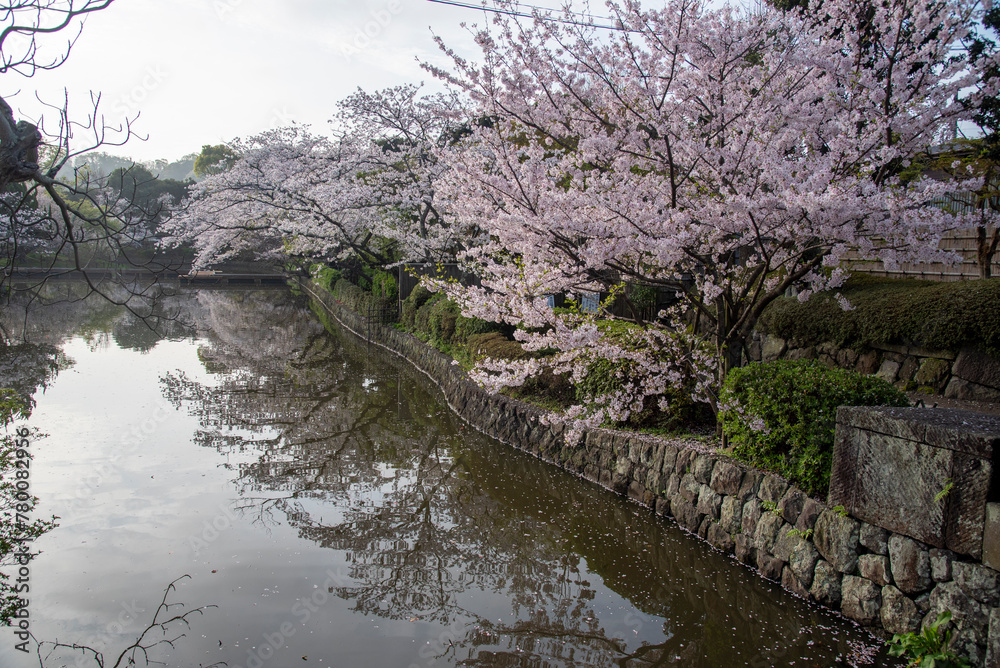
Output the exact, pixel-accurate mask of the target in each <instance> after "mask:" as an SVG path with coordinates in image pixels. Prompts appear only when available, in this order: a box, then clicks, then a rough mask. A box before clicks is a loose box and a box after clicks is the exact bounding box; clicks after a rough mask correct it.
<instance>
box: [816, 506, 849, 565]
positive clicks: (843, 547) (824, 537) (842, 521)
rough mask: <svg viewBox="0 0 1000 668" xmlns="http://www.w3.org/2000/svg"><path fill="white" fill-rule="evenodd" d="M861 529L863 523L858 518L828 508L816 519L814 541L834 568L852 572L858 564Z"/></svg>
mask: <svg viewBox="0 0 1000 668" xmlns="http://www.w3.org/2000/svg"><path fill="white" fill-rule="evenodd" d="M860 530H861V525H860V524H859V523H858V521H857V520H854V519H851V518H850V517H844V516H841V515H840V514H839V513H835V512H834V511H832V510H826V511H823V513H822V514H821V515H820V516H819V519H818V520H816V527H815V529H814V530H813V542H814V543H815V544H816V549H817V550H819V553H820V554H822V555H823V558H824V559H826V560H827V561H828V562H830V564H831V565H832V566H833V567H834V568H836V569H837V570H838V571H840V572H841V573H851V572H853V571H854V568H855V567H856V566H857V565H858V535H859V533H860Z"/></svg>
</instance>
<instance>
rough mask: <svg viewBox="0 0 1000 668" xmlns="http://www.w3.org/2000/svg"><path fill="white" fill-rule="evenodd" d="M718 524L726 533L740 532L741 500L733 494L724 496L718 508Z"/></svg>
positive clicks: (741, 526)
mask: <svg viewBox="0 0 1000 668" xmlns="http://www.w3.org/2000/svg"><path fill="white" fill-rule="evenodd" d="M719 524H720V525H721V526H722V528H723V529H724V530H725V531H726V532H728V533H740V532H741V531H742V529H743V502H741V501H740V500H739V499H738V498H736V497H735V496H727V497H726V498H724V499H723V500H722V507H721V508H720V509H719Z"/></svg>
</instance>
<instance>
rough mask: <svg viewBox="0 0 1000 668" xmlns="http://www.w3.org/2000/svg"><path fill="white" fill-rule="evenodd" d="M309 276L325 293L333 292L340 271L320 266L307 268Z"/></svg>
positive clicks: (339, 276)
mask: <svg viewBox="0 0 1000 668" xmlns="http://www.w3.org/2000/svg"><path fill="white" fill-rule="evenodd" d="M309 275H310V276H311V277H312V279H313V280H314V281H315V282H316V283H318V284H319V285H320V287H322V288H323V289H324V290H326V291H327V292H333V286H334V285H335V284H336V283H337V281H339V280H340V278H341V274H340V271H338V270H337V269H334V268H333V267H327V266H326V265H322V264H314V265H312V266H311V267H309Z"/></svg>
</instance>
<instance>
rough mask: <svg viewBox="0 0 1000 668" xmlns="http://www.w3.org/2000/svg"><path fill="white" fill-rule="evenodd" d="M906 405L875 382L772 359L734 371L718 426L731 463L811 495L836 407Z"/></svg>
mask: <svg viewBox="0 0 1000 668" xmlns="http://www.w3.org/2000/svg"><path fill="white" fill-rule="evenodd" d="M909 403H910V402H909V400H908V399H907V397H906V395H904V394H903V393H902V392H900V391H899V390H897V389H896V388H894V387H893V386H892V385H890V384H889V383H887V382H885V381H884V380H882V379H881V378H877V377H875V376H864V375H861V374H858V373H855V372H853V371H847V370H845V369H830V368H827V367H825V366H823V365H822V364H820V363H818V362H815V361H795V362H788V361H779V362H772V363H768V364H750V365H748V366H745V367H741V368H738V369H733V370H732V371H731V372H730V373H729V376H728V377H727V378H726V381H725V384H724V385H723V388H722V391H721V393H720V395H719V421H720V422H721V424H722V427H723V430H724V431H725V433H726V435H727V436H728V437H729V439H730V443H731V444H732V446H733V456H734V457H736V458H737V459H740V460H742V461H745V462H747V463H749V464H752V465H754V466H759V467H761V468H765V469H768V470H770V471H774V472H776V473H778V474H780V475H782V476H785V477H786V478H789V479H790V480H792V481H794V482H795V483H796V484H798V485H799V486H800V487H801V488H802V489H803V490H804V491H805V492H806V493H808V494H812V495H816V494H822V493H825V491H826V488H827V486H828V485H829V479H830V467H831V464H832V460H833V437H834V429H835V426H836V418H837V407H838V406H908V405H909Z"/></svg>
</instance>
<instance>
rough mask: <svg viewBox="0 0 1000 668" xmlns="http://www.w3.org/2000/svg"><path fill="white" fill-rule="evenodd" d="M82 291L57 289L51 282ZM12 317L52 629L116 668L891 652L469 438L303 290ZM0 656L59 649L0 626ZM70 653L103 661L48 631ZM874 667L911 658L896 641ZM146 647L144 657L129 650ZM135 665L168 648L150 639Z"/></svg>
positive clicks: (510, 454)
mask: <svg viewBox="0 0 1000 668" xmlns="http://www.w3.org/2000/svg"><path fill="white" fill-rule="evenodd" d="M60 291H64V292H66V293H67V294H69V293H72V290H71V288H70V287H66V286H58V285H56V286H53V287H51V288H50V293H51V294H49V295H48V296H49V297H57V296H59V292H60ZM158 308H159V310H158V313H160V314H161V315H164V316H166V319H163V320H161V321H160V322H159V323H158V324H157V325H156V331H153V330H150V329H149V327H147V326H146V325H145V324H144V323H143V322H142V321H140V320H139V319H137V318H136V317H135V316H134V315H131V314H129V313H127V312H125V311H122V310H121V309H117V308H114V307H112V306H109V305H107V304H106V303H103V302H97V301H89V302H86V303H78V302H77V303H57V304H55V305H53V306H52V307H50V308H47V309H33V310H32V312H31V315H30V316H29V319H28V321H27V324H25V322H24V312H23V311H20V312H19V311H18V310H17V309H16V308H11V309H8V310H7V312H6V313H5V316H4V323H5V326H6V327H7V329H8V332H9V333H10V334H11V336H13V337H15V338H26V339H27V340H28V341H29V342H31V343H32V344H34V345H32V346H22V347H17V348H14V349H12V350H11V352H10V353H9V354H8V355H7V357H6V358H5V359H4V360H3V364H2V368H3V371H4V372H5V374H6V378H5V380H4V383H5V384H7V385H15V386H17V387H18V388H19V389H20V390H21V391H22V392H24V393H27V392H31V391H32V390H34V399H35V401H36V402H37V405H36V406H35V408H34V411H33V413H32V415H31V417H30V420H29V424H30V425H32V426H34V427H37V428H38V429H39V430H41V431H42V432H45V434H47V436H45V437H44V438H39V439H36V441H35V443H34V444H33V446H32V447H33V449H34V451H35V460H34V462H33V465H32V469H31V470H32V477H31V485H32V492H33V493H34V494H35V495H36V496H38V497H39V499H40V501H39V510H40V511H41V512H42V513H44V514H46V515H52V514H54V515H57V516H59V517H60V519H59V527H58V528H56V529H55V530H53V531H52V532H50V533H48V534H46V535H45V536H43V537H42V538H41V539H39V540H38V541H37V542H36V545H35V547H36V548H37V549H40V550H41V551H42V554H41V555H40V556H39V557H38V558H37V559H35V560H34V561H33V562H32V563H31V575H30V578H31V588H32V594H31V597H30V601H31V604H30V613H31V631H32V633H34V635H35V637H36V638H38V639H41V640H47V641H55V640H58V641H60V642H63V643H67V644H80V645H88V646H90V647H92V648H94V649H96V650H98V651H100V652H102V654H103V657H104V659H105V665H107V666H111V665H113V664H114V662H115V660H116V659H117V658H118V656H119V654H120V652H121V651H122V650H123V649H124V648H125V647H127V646H128V645H130V644H131V643H132V642H134V641H135V639H136V637H137V636H139V634H141V633H142V632H143V630H144V629H145V628H146V627H147V625H148V624H149V623H150V621H151V620H152V618H153V615H154V613H155V612H156V610H157V606H158V605H159V603H160V602H161V600H162V599H163V596H164V591H165V589H166V588H167V587H168V585H169V584H170V583H171V582H172V581H174V580H177V579H178V578H182V576H189V577H187V578H182V579H181V580H180V581H178V582H176V585H175V587H174V589H173V591H171V592H170V593H169V596H168V599H167V601H168V602H171V603H178V604H183V607H181V606H177V607H171V608H170V609H169V612H165V611H161V612H160V618H159V619H160V620H163V619H167V618H169V617H170V616H173V615H177V614H183V613H184V612H186V611H189V610H192V609H194V608H198V607H201V606H216V607H211V608H206V609H204V610H203V611H202V612H201V613H197V614H193V615H191V616H189V617H188V618H187V622H188V623H189V626H187V627H184V626H183V625H182V624H180V623H179V622H174V623H172V624H170V625H168V629H167V635H166V636H164V635H163V633H159V632H158V631H157V629H154V630H153V632H152V633H150V634H147V636H146V640H145V641H144V644H146V645H149V644H152V642H155V641H156V640H159V639H164V638H165V639H169V640H172V639H174V638H176V637H177V636H179V635H180V634H182V633H183V634H184V637H181V638H178V639H177V640H176V641H174V642H173V645H172V646H171V645H168V644H160V645H158V646H156V647H153V648H152V649H150V650H149V651H148V656H149V659H150V660H157V661H163V662H164V663H166V664H167V665H169V666H177V667H189V666H191V667H193V666H209V665H212V664H215V663H218V662H226V664H227V665H228V666H230V667H237V666H238V667H240V668H247V667H248V666H252V667H257V666H273V667H281V668H287V667H290V666H301V667H302V668H309V667H310V666H324V667H327V666H330V667H336V666H343V667H352V668H354V667H364V666H371V667H382V666H386V667H396V666H399V667H401V668H413V667H417V668H423V667H438V666H532V667H543V666H675V665H676V666H692V667H699V666H704V667H710V666H711V667H715V666H761V667H763V666H793V665H794V666H822V667H827V666H833V665H857V664H858V659H857V657H859V656H863V655H865V654H870V653H872V647H873V646H876V645H877V643H875V642H874V641H872V640H871V638H870V637H869V636H868V635H867V634H865V633H863V632H862V631H860V630H859V629H857V628H856V627H854V626H853V625H851V624H850V623H848V622H846V621H844V620H842V619H840V618H838V617H837V616H835V615H833V614H831V613H828V612H826V611H823V610H821V609H819V608H817V607H814V606H812V605H810V604H808V603H806V602H805V601H802V600H800V599H797V598H795V597H794V596H792V595H790V594H788V593H787V592H785V591H783V590H782V589H781V588H780V587H777V586H776V585H772V584H769V583H767V582H765V581H763V580H761V579H760V578H758V577H757V576H756V575H754V574H752V573H751V572H749V571H748V570H746V569H745V568H744V567H742V566H740V565H739V564H737V563H736V562H735V561H733V560H731V559H729V558H727V557H724V556H722V555H720V554H719V553H717V552H714V551H712V550H711V549H710V548H708V547H707V546H705V545H704V544H703V543H701V542H699V541H697V540H696V539H693V538H691V537H690V536H688V535H686V534H685V533H683V532H682V531H680V530H679V529H677V528H676V527H675V526H674V525H673V524H671V523H669V522H666V521H663V520H658V519H657V518H655V517H654V516H652V515H651V513H650V512H648V511H647V510H645V509H642V508H640V507H638V506H636V505H634V504H632V503H629V502H628V501H625V500H623V499H621V498H619V497H617V496H615V495H613V494H611V493H610V492H608V491H605V490H603V489H600V488H597V487H595V486H593V485H591V484H589V483H586V482H584V481H582V480H580V479H578V478H576V477H574V476H571V475H569V474H567V473H564V472H561V471H559V470H557V469H555V468H553V467H551V466H548V465H546V464H543V463H541V462H539V461H537V460H534V459H533V458H531V457H529V456H527V455H524V454H522V453H520V452H517V451H514V450H512V449H510V448H508V447H506V446H504V445H502V444H499V443H497V442H495V441H493V440H491V439H489V438H487V437H485V436H482V435H481V434H479V433H477V432H475V431H471V430H470V429H469V428H468V427H467V426H466V425H464V424H463V423H462V422H461V421H460V420H459V419H458V418H456V417H455V416H454V415H453V414H452V413H451V411H450V410H449V409H448V408H447V406H446V405H445V404H444V402H443V400H442V398H441V396H440V394H439V392H438V391H437V390H436V388H434V387H433V386H432V385H431V384H430V383H429V381H428V380H427V379H426V378H425V377H424V376H422V375H421V374H419V373H418V372H416V371H415V370H413V369H412V367H410V366H409V365H408V364H406V363H405V362H403V361H401V360H399V359H398V358H396V357H394V356H391V355H389V354H387V353H384V352H382V351H381V350H379V349H377V348H369V347H368V346H367V345H366V344H364V343H363V342H359V341H357V340H356V339H354V338H352V337H351V336H350V335H349V334H346V333H345V334H342V333H340V332H333V333H328V332H327V331H325V330H324V328H323V327H322V326H321V325H320V324H319V323H318V321H317V319H316V318H315V317H314V316H313V314H312V313H311V312H310V311H309V310H308V308H307V306H306V305H304V304H303V303H302V302H301V301H299V300H298V299H297V298H296V297H294V296H292V295H291V294H290V293H289V292H287V291H285V290H263V291H260V290H258V291H241V290H202V291H196V290H191V291H181V292H179V293H177V294H176V295H174V296H170V297H168V298H166V299H164V300H163V302H162V304H161V306H160V307H158ZM0 635H2V638H3V640H2V646H0V666H4V667H13V668H20V667H22V666H25V667H26V666H37V665H38V659H37V657H36V656H35V655H34V653H32V654H31V655H24V654H22V653H20V652H18V651H15V649H14V646H15V643H16V642H18V641H17V640H16V638H14V636H13V633H12V631H10V630H7V629H4V630H0ZM43 649H44V654H43V655H44V656H46V657H47V660H46V663H45V665H47V666H63V665H66V666H76V665H84V666H96V665H97V664H96V663H95V662H94V661H93V660H92V659H87V660H80V661H79V662H78V661H77V659H78V658H79V657H81V653H80V652H79V651H74V650H71V649H68V648H54V647H53V646H52V645H45V646H43ZM877 661H878V663H877V664H860V665H888V664H885V663H884V659H881V658H879V659H877ZM123 665H124V663H123ZM138 665H140V666H142V665H145V664H144V663H143V659H142V657H141V655H140V656H139V662H138Z"/></svg>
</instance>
